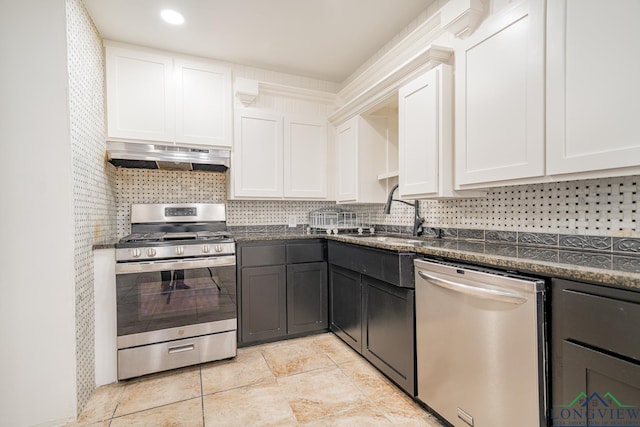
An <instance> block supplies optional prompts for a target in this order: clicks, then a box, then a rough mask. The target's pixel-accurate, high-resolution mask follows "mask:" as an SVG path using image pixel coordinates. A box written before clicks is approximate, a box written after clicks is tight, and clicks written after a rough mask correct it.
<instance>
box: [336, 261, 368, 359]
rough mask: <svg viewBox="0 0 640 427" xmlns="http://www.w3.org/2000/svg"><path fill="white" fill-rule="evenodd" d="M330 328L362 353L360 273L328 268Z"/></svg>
mask: <svg viewBox="0 0 640 427" xmlns="http://www.w3.org/2000/svg"><path fill="white" fill-rule="evenodd" d="M329 286H330V291H329V295H330V299H331V300H330V302H329V307H330V313H329V322H330V328H331V330H332V331H333V332H334V333H335V334H336V335H337V336H338V337H340V338H341V339H342V340H343V341H344V342H346V343H347V344H348V345H349V346H351V347H352V348H353V349H354V350H356V351H357V352H358V353H362V291H361V286H360V274H358V273H355V272H353V271H350V270H345V269H343V268H340V267H335V266H331V268H330V269H329Z"/></svg>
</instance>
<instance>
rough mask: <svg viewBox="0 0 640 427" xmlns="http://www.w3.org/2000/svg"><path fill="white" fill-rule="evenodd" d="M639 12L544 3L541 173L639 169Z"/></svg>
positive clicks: (588, 3)
mask: <svg viewBox="0 0 640 427" xmlns="http://www.w3.org/2000/svg"><path fill="white" fill-rule="evenodd" d="M639 14H640V2H638V1H634V0H626V1H625V0H614V1H611V0H609V1H607V0H554V1H550V2H548V18H547V19H548V32H547V147H548V148H547V171H548V173H549V174H562V173H571V172H586V171H597V170H602V169H613V168H623V167H629V166H636V167H637V166H639V165H640V160H639V159H640V131H639V129H638V123H637V122H638V99H640V80H639V79H638V76H639V75H640V38H639V37H638V35H637V31H636V30H635V28H636V17H637V16H638V15H639ZM594 52H606V60H602V61H599V60H594ZM606 76H609V77H607V81H606V82H603V81H602V78H603V77H606Z"/></svg>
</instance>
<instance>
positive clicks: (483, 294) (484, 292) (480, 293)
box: [418, 270, 527, 304]
mask: <svg viewBox="0 0 640 427" xmlns="http://www.w3.org/2000/svg"><path fill="white" fill-rule="evenodd" d="M418 275H419V276H420V277H421V278H423V279H425V280H428V281H430V282H431V283H433V284H434V285H436V286H440V287H441V288H445V289H449V290H451V291H455V292H460V293H463V294H467V295H471V296H474V297H478V298H485V299H492V300H496V301H502V302H507V303H511V304H524V303H525V302H527V298H526V297H524V296H522V295H520V294H518V293H516V292H509V291H499V290H497V289H489V288H483V287H481V286H470V285H465V284H463V283H457V282H452V281H451V280H447V279H443V278H441V277H437V276H433V275H431V274H428V273H425V272H424V271H421V270H418Z"/></svg>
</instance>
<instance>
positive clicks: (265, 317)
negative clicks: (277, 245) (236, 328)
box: [240, 265, 287, 343]
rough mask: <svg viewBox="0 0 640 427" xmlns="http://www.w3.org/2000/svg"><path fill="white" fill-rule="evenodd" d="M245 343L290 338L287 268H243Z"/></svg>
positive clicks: (243, 329)
mask: <svg viewBox="0 0 640 427" xmlns="http://www.w3.org/2000/svg"><path fill="white" fill-rule="evenodd" d="M241 274H242V277H241V282H242V285H241V301H242V302H241V307H240V313H241V315H242V331H241V332H242V342H243V343H250V342H255V341H262V340H268V339H272V338H277V337H282V336H285V335H286V334H287V325H286V286H287V283H286V280H287V278H286V269H285V266H284V265H275V266H268V267H247V268H242V272H241Z"/></svg>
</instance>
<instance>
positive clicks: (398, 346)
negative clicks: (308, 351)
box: [328, 241, 415, 396]
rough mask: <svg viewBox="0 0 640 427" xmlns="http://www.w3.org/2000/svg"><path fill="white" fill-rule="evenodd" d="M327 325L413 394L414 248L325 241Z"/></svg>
mask: <svg viewBox="0 0 640 427" xmlns="http://www.w3.org/2000/svg"><path fill="white" fill-rule="evenodd" d="M328 251H329V254H328V256H329V291H330V292H329V294H330V297H329V301H330V304H329V305H330V329H331V331H333V332H334V333H335V334H336V335H337V336H338V337H340V338H341V339H342V340H343V341H344V342H345V343H347V344H348V345H349V346H351V347H352V348H353V349H354V350H356V351H357V352H359V353H360V354H362V355H363V356H364V357H365V358H366V359H367V360H368V361H369V362H370V363H371V364H372V365H374V366H375V367H376V368H378V370H380V371H381V372H382V373H384V374H385V375H386V376H387V377H389V378H390V379H391V380H392V381H394V382H395V383H396V384H397V385H398V386H399V387H401V388H402V389H403V390H405V391H406V392H407V393H409V394H410V395H411V396H415V300H414V299H415V291H414V289H413V286H414V279H413V259H414V257H415V254H413V253H401V252H394V251H385V250H380V249H374V248H366V247H362V246H357V245H350V244H347V243H342V242H335V241H329V245H328Z"/></svg>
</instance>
